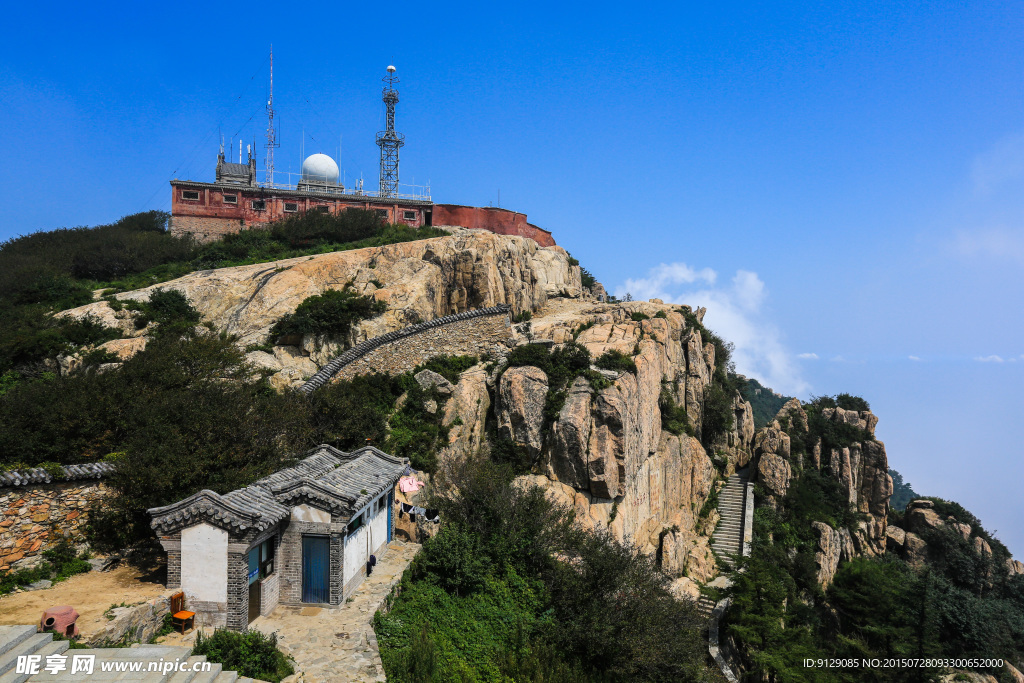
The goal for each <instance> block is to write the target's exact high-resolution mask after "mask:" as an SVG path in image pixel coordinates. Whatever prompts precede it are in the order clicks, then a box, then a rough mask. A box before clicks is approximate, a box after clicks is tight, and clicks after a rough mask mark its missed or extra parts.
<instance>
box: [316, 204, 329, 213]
mask: <svg viewBox="0 0 1024 683" xmlns="http://www.w3.org/2000/svg"><path fill="white" fill-rule="evenodd" d="M312 210H313V211H316V212H317V213H330V212H331V209H330V207H328V206H314V207H313V209H312Z"/></svg>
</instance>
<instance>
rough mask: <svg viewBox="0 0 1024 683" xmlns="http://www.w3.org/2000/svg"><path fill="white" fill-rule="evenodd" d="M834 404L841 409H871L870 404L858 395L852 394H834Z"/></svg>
mask: <svg viewBox="0 0 1024 683" xmlns="http://www.w3.org/2000/svg"><path fill="white" fill-rule="evenodd" d="M836 405H837V406H839V407H840V408H842V409H843V410H856V411H858V412H859V411H862V410H871V406H870V405H869V404H868V402H867V401H865V400H864V399H862V398H861V397H860V396H854V395H852V394H836Z"/></svg>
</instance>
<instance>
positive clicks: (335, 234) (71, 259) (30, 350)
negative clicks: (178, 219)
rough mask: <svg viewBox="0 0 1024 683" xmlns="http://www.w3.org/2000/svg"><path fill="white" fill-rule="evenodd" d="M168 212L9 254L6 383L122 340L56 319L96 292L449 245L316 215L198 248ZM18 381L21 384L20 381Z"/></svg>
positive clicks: (2, 342)
mask: <svg viewBox="0 0 1024 683" xmlns="http://www.w3.org/2000/svg"><path fill="white" fill-rule="evenodd" d="M167 221H168V215H167V214H166V213H163V212H160V211H149V212H146V213H140V214H134V215H131V216H126V217H124V218H122V219H121V220H119V221H117V222H115V223H112V224H110V225H102V226H97V227H94V228H84V227H83V228H65V229H60V230H51V231H48V232H37V233H32V234H29V235H24V236H22V237H17V238H14V239H11V240H8V241H6V242H3V243H2V244H0V319H3V321H4V324H3V325H0V377H6V378H7V380H6V381H7V382H12V381H14V380H17V379H19V378H22V377H40V376H42V374H43V373H44V372H48V371H52V368H48V367H47V366H46V365H45V363H44V361H45V360H46V359H52V358H54V357H56V356H57V355H59V354H63V353H68V352H70V351H72V350H74V349H75V348H78V347H80V346H82V345H84V344H94V343H99V342H103V341H106V340H108V339H111V338H113V334H112V333H111V332H109V331H105V330H104V329H103V328H102V327H100V326H98V325H92V324H90V323H89V322H88V321H85V322H72V321H66V320H57V319H54V318H53V317H52V315H51V313H52V312H54V311H60V310H64V309H68V308H73V307H76V306H81V305H84V304H87V303H89V302H91V301H92V300H93V296H92V292H93V290H95V289H98V288H107V290H108V291H107V294H110V293H114V292H117V291H124V290H131V289H138V288H141V287H147V286H149V285H153V284H157V283H160V282H165V281H167V280H171V279H174V278H176V277H181V276H183V275H186V274H188V273H190V272H193V271H196V270H203V269H208V268H223V267H227V266H236V265H245V264H249V263H261V262H265V261H273V260H280V259H285V258H291V257H295V256H304V255H308V254H319V253H326V252H330V251H343V250H348V249H361V248H364V247H373V246H380V245H384V244H394V243H397V242H408V241H412V240H418V239H425V238H428V237H439V236H442V235H444V234H446V233H444V232H443V231H440V230H437V229H435V228H420V229H418V230H417V229H413V228H410V227H408V226H405V225H388V224H385V223H382V222H381V221H380V219H379V218H378V217H377V216H376V214H375V213H374V212H372V211H362V210H359V209H350V210H348V211H344V212H342V213H340V214H338V215H332V214H323V213H319V212H311V213H306V214H300V215H296V216H292V217H290V218H288V219H286V220H283V221H280V222H278V223H273V224H270V225H267V226H253V227H250V228H249V229H245V230H242V231H241V232H239V233H237V234H234V235H227V236H225V237H224V239H223V240H221V241H218V242H212V243H209V244H202V245H201V244H197V243H196V242H194V241H193V240H192V239H191V238H189V237H174V236H172V235H171V234H170V233H168V232H167V230H166V228H167ZM12 373H13V374H12Z"/></svg>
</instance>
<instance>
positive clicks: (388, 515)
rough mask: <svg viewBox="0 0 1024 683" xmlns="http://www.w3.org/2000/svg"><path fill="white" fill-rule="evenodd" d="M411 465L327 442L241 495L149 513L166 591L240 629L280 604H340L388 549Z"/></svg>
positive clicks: (210, 495)
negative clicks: (398, 495) (399, 491)
mask: <svg viewBox="0 0 1024 683" xmlns="http://www.w3.org/2000/svg"><path fill="white" fill-rule="evenodd" d="M408 465H409V461H408V460H407V459H405V458H397V457H395V456H392V455H388V454H387V453H384V452H383V451H380V450H378V449H376V448H374V447H373V446H364V447H363V448H360V449H358V450H356V451H354V452H352V453H345V452H344V451H339V450H337V449H336V448H332V447H331V446H328V445H321V446H317V447H316V448H314V449H312V450H310V451H308V452H307V453H306V456H305V458H304V459H302V460H301V461H299V463H298V464H297V465H295V466H294V467H289V468H287V469H284V470H281V471H280V472H276V473H274V474H271V475H270V476H267V477H264V478H263V479H260V480H258V481H256V482H254V483H253V484H250V485H249V486H246V487H245V488H243V489H238V490H235V491H231V492H229V493H225V494H224V495H220V494H217V493H215V492H213V491H209V490H203V491H200V492H199V493H196V494H194V495H192V496H189V497H188V498H185V499H184V500H181V501H178V502H177V503H174V504H172V505H166V506H164V507H158V508H152V509H150V510H149V514H150V516H151V517H152V522H151V524H152V527H153V529H154V530H155V531H156V533H157V536H158V538H159V539H160V543H161V545H162V546H163V548H164V550H165V551H166V552H167V587H168V588H180V589H181V590H182V591H183V592H184V593H185V598H186V604H187V609H188V610H190V611H192V612H195V613H196V625H202V626H213V627H227V628H230V629H234V630H241V629H244V628H245V627H246V626H247V625H248V624H249V623H250V622H251V621H252V620H253V619H255V618H256V617H258V616H260V615H261V614H262V615H266V614H270V612H271V611H273V609H274V607H276V606H277V605H278V604H285V605H310V604H312V605H339V604H341V603H343V602H344V601H345V599H346V598H347V597H348V596H349V595H351V594H352V593H353V592H354V591H355V590H356V588H358V587H359V585H360V584H361V583H362V582H363V579H364V578H365V577H366V575H367V572H368V571H369V570H370V568H371V566H372V559H373V560H375V559H376V558H377V557H380V556H382V555H383V554H384V553H386V552H387V551H388V543H389V542H390V541H391V540H392V536H393V534H394V515H393V511H394V508H395V504H394V499H395V494H394V491H395V485H396V484H397V482H398V480H399V478H401V476H402V474H403V473H404V472H405V470H406V468H407V467H408ZM371 557H372V559H371Z"/></svg>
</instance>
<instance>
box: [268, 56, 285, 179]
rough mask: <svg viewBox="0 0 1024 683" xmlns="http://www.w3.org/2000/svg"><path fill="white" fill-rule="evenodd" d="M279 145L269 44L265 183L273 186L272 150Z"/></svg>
mask: <svg viewBox="0 0 1024 683" xmlns="http://www.w3.org/2000/svg"><path fill="white" fill-rule="evenodd" d="M280 146H281V143H280V142H279V141H278V139H277V129H276V128H274V46H273V45H271V46H270V93H269V95H268V96H267V144H266V148H267V185H268V186H269V187H273V186H274V150H275V149H276V148H278V147H280Z"/></svg>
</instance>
